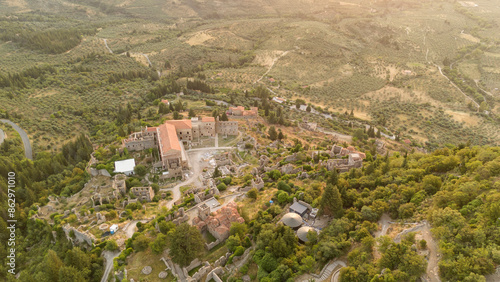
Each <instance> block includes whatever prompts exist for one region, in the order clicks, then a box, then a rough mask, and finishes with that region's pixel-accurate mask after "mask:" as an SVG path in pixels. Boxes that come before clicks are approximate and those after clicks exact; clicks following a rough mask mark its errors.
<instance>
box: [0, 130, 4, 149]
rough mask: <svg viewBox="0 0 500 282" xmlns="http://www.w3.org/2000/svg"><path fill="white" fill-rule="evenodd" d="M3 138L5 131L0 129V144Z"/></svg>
mask: <svg viewBox="0 0 500 282" xmlns="http://www.w3.org/2000/svg"><path fill="white" fill-rule="evenodd" d="M4 139H5V132H3V130H1V129H0V145H1V144H2V143H3V140H4Z"/></svg>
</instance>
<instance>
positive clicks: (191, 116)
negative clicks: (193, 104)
mask: <svg viewBox="0 0 500 282" xmlns="http://www.w3.org/2000/svg"><path fill="white" fill-rule="evenodd" d="M188 116H189V117H190V118H193V117H195V116H196V113H195V112H194V110H193V109H189V114H188Z"/></svg>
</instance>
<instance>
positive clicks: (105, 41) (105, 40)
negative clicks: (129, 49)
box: [102, 38, 113, 54]
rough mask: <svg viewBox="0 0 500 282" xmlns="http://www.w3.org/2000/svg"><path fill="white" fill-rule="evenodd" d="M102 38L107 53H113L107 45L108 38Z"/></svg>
mask: <svg viewBox="0 0 500 282" xmlns="http://www.w3.org/2000/svg"><path fill="white" fill-rule="evenodd" d="M102 40H104V45H106V49H108V51H109V53H111V54H113V50H111V49H110V48H109V46H108V40H107V39H106V38H103V39H102Z"/></svg>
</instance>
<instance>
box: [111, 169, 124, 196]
mask: <svg viewBox="0 0 500 282" xmlns="http://www.w3.org/2000/svg"><path fill="white" fill-rule="evenodd" d="M126 179H127V176H126V175H125V174H117V175H115V178H114V179H113V190H114V191H116V192H118V193H120V194H122V195H125V194H126V193H127V186H126V185H125V180H126Z"/></svg>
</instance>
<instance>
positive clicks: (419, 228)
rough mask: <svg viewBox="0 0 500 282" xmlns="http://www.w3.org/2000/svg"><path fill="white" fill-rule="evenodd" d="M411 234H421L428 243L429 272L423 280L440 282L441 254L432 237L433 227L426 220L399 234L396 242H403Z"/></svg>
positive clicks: (427, 271)
mask: <svg viewBox="0 0 500 282" xmlns="http://www.w3.org/2000/svg"><path fill="white" fill-rule="evenodd" d="M410 232H420V234H421V237H422V239H424V240H425V241H426V242H427V250H428V251H429V255H428V261H427V270H426V273H425V275H423V277H422V278H423V279H424V281H430V282H440V281H441V279H440V278H439V267H438V262H439V257H440V254H439V248H438V245H437V243H436V241H435V240H434V238H433V237H432V233H431V225H430V224H429V222H427V221H425V220H424V221H422V222H421V223H418V224H417V225H415V226H413V227H411V228H407V229H405V230H403V231H402V232H400V233H399V234H397V235H396V237H395V238H394V242H396V243H399V242H401V239H402V238H403V236H404V235H406V234H408V233H410Z"/></svg>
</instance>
